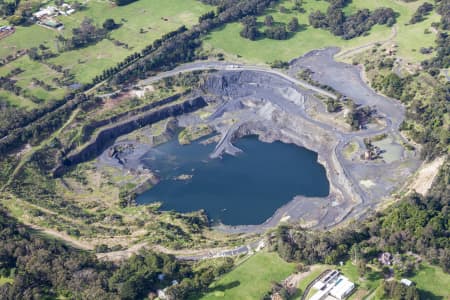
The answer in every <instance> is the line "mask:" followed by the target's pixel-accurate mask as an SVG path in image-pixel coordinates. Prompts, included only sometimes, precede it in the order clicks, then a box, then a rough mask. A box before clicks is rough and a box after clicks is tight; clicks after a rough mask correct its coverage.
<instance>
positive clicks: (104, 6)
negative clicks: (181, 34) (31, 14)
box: [0, 0, 211, 107]
mask: <svg viewBox="0 0 450 300" xmlns="http://www.w3.org/2000/svg"><path fill="white" fill-rule="evenodd" d="M210 10H211V7H209V6H207V5H203V4H201V3H200V2H199V1H196V0H167V1H164V2H161V1H157V0H148V1H137V2H134V3H131V4H129V5H126V6H120V7H118V6H115V5H113V4H112V3H111V2H109V1H100V0H91V1H88V2H86V3H85V7H84V8H83V9H81V10H80V11H77V12H76V13H75V14H73V15H70V16H58V17H57V18H58V20H60V21H61V22H62V23H63V24H64V30H62V31H58V30H52V29H48V28H44V27H42V26H38V25H31V26H26V27H25V26H17V27H16V32H15V33H14V34H13V35H11V36H9V37H7V38H5V39H2V40H0V58H5V57H7V56H8V55H11V54H13V53H15V52H17V51H18V50H23V49H30V48H32V47H39V46H40V45H43V46H45V47H46V48H48V49H50V50H51V51H52V52H54V53H57V45H56V37H57V36H58V35H60V34H61V35H63V36H64V37H66V38H70V37H71V36H72V29H74V28H76V27H78V26H79V25H80V24H81V22H82V21H83V19H84V18H86V17H87V18H92V19H93V20H94V23H96V25H97V26H99V27H101V26H102V24H103V22H104V21H105V20H106V19H108V18H112V19H114V20H115V22H116V23H120V24H121V25H120V27H119V28H117V29H115V30H114V31H112V32H110V33H109V36H108V38H106V39H104V40H102V41H100V42H98V43H96V44H93V45H90V46H88V47H84V48H80V49H76V50H72V51H67V52H63V53H60V54H58V55H57V56H56V57H53V58H50V59H48V60H47V62H48V63H50V64H53V65H56V66H60V67H61V69H62V70H69V72H70V73H71V74H72V75H73V76H74V78H73V81H74V82H75V83H88V82H90V81H91V80H92V78H93V77H95V76H96V75H99V74H101V72H102V71H103V70H104V69H107V68H110V67H113V66H114V65H115V64H116V63H118V62H120V61H121V60H123V59H124V58H125V57H127V56H128V55H130V54H132V53H134V52H136V51H140V50H141V49H143V48H144V47H145V46H147V45H149V44H151V43H152V42H153V41H154V40H155V39H157V38H159V37H161V36H162V35H164V34H166V33H168V32H170V31H173V30H175V29H177V28H178V27H180V26H182V25H186V26H187V27H189V26H192V25H193V24H195V23H197V21H198V17H199V16H200V15H202V14H204V13H205V12H207V11H210ZM17 67H20V68H21V69H22V70H24V72H23V73H21V74H19V76H17V78H14V79H15V80H17V85H18V86H20V87H21V88H24V89H27V92H26V96H34V97H37V98H39V99H61V98H62V97H63V96H64V95H65V94H66V93H67V90H66V89H59V88H58V89H54V90H52V91H46V90H44V89H42V88H40V87H33V88H32V87H31V86H30V80H31V79H32V78H34V77H35V78H38V79H40V80H43V81H44V82H45V83H47V84H50V85H51V80H52V79H53V78H55V77H58V76H59V74H55V73H56V72H55V71H53V70H51V69H50V68H48V67H47V66H46V65H44V64H42V63H40V62H36V61H32V60H30V59H28V57H21V58H20V59H18V60H16V61H12V62H10V63H8V64H7V65H4V66H2V67H0V74H1V75H2V76H4V75H6V74H8V73H9V72H10V71H11V70H12V69H15V68H17ZM3 93H4V94H9V92H7V91H3ZM5 98H6V99H7V100H8V101H9V103H10V104H12V105H18V106H23V107H33V105H32V104H30V103H28V101H20V100H19V99H15V98H16V97H14V96H13V95H7V97H5ZM30 102H31V101H30Z"/></svg>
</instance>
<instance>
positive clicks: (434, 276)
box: [409, 263, 450, 300]
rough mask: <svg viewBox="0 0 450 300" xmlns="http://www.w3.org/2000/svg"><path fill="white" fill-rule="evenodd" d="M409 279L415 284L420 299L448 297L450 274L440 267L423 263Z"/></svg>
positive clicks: (449, 296) (449, 295)
mask: <svg viewBox="0 0 450 300" xmlns="http://www.w3.org/2000/svg"><path fill="white" fill-rule="evenodd" d="M409 279H411V280H412V281H413V282H414V283H415V284H416V286H417V288H418V289H419V292H420V298H421V299H432V300H434V299H450V274H446V273H444V271H443V270H442V269H441V268H438V267H436V266H431V265H429V264H426V263H424V264H422V265H421V266H420V269H419V271H418V272H417V273H416V274H415V275H414V276H412V277H411V278H409Z"/></svg>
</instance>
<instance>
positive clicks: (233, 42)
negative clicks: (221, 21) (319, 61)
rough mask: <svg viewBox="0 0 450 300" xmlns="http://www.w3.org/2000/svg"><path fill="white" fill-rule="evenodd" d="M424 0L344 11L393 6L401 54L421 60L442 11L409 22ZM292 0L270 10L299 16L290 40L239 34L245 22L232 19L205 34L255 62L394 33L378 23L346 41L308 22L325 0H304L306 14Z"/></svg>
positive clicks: (378, 1) (386, 1) (364, 4)
mask: <svg viewBox="0 0 450 300" xmlns="http://www.w3.org/2000/svg"><path fill="white" fill-rule="evenodd" d="M423 2H425V1H423V0H420V1H416V2H413V3H405V2H402V1H398V0H375V1H365V0H354V1H352V3H351V4H350V5H349V6H348V7H346V9H345V12H346V13H347V14H350V13H353V12H355V11H357V10H358V9H362V8H369V9H371V10H373V9H375V8H378V7H382V6H385V7H391V8H392V9H394V10H395V11H396V12H397V13H398V14H399V17H398V19H397V25H396V26H397V28H398V35H397V37H396V39H395V40H396V42H397V43H398V45H399V53H400V55H401V56H403V57H404V58H406V59H409V60H412V61H420V60H422V59H424V58H426V57H427V56H426V55H423V54H421V53H420V52H419V50H420V48H421V47H429V46H432V45H434V40H435V34H424V30H425V29H427V28H429V27H430V25H431V23H432V22H434V21H438V20H439V15H437V14H436V13H435V12H433V13H432V14H431V15H430V16H429V17H427V19H426V20H425V21H423V22H420V23H417V24H414V25H407V24H406V23H407V22H408V21H409V20H410V18H411V16H412V15H413V14H414V12H415V11H416V9H417V7H418V6H419V5H420V4H422V3H423ZM292 3H293V2H292V1H288V0H285V1H282V2H281V4H280V5H282V6H285V7H287V8H288V12H287V13H280V11H279V6H280V5H279V6H277V7H276V8H274V9H269V10H268V11H267V14H271V15H272V16H273V17H274V19H275V22H283V23H285V24H287V23H288V22H289V21H290V20H291V19H292V17H297V18H298V19H299V23H300V24H301V29H300V30H299V31H298V32H297V33H295V34H294V35H293V36H292V37H291V38H290V39H288V40H284V41H276V40H270V39H259V40H257V41H250V40H247V39H244V38H242V37H241V36H240V34H239V33H240V31H241V29H242V25H241V24H239V23H232V24H229V25H227V26H225V27H223V28H221V29H218V30H216V31H214V32H213V33H212V34H210V35H209V36H208V37H207V38H206V42H207V44H208V46H209V47H211V48H214V49H216V50H218V51H223V52H226V53H229V54H232V55H235V56H240V57H242V58H243V59H245V60H247V61H249V62H252V63H270V62H273V61H274V60H277V59H281V60H291V59H293V58H296V57H299V56H301V55H303V54H305V53H307V52H309V51H311V50H314V49H318V48H323V47H330V46H338V47H341V48H342V49H343V50H347V49H351V48H355V47H358V46H362V45H365V44H368V43H373V42H377V41H383V40H385V39H386V38H387V37H389V36H390V35H391V33H392V29H391V28H389V27H387V26H378V25H377V26H374V27H373V28H372V30H371V31H370V34H369V35H368V36H362V37H357V38H354V39H351V40H348V41H346V40H343V39H341V38H340V37H336V36H334V35H332V34H331V33H330V32H328V31H326V30H323V29H315V28H313V27H311V26H309V25H308V24H309V21H308V16H309V14H310V13H311V12H313V11H316V10H321V11H326V9H327V7H328V3H327V2H326V1H324V0H304V1H303V3H304V4H303V8H304V9H305V10H306V13H303V14H300V13H298V12H297V11H293V10H291V8H292ZM263 20H264V16H262V17H260V18H259V19H258V21H259V22H261V23H262V22H263ZM262 28H263V27H262Z"/></svg>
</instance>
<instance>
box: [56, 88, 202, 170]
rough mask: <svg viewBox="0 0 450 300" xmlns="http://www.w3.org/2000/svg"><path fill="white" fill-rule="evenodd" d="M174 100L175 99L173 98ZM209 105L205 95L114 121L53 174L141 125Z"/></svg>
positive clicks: (96, 151)
mask: <svg viewBox="0 0 450 300" xmlns="http://www.w3.org/2000/svg"><path fill="white" fill-rule="evenodd" d="M172 101H173V99H172ZM169 102H171V101H168V102H167V103H169ZM206 105H207V102H206V100H205V99H204V98H203V97H196V98H193V99H189V100H186V101H183V102H180V103H177V104H172V105H168V106H164V107H161V108H158V109H151V108H152V107H150V110H149V111H146V112H143V113H141V114H138V115H135V116H132V117H130V118H128V119H126V120H124V121H120V122H117V123H113V124H111V125H109V126H107V127H104V128H103V129H101V130H100V131H99V132H98V134H97V135H96V136H95V137H93V138H91V140H90V141H89V142H88V143H87V144H86V145H85V146H84V147H83V148H82V149H80V150H78V151H76V152H74V153H70V154H69V155H67V156H66V157H65V158H64V159H63V160H62V162H61V163H60V164H59V165H58V166H57V167H56V168H55V169H54V171H53V176H54V177H60V176H61V175H63V174H64V173H65V172H66V171H67V169H68V168H69V167H71V166H74V165H77V164H79V163H83V162H86V161H89V160H91V159H94V158H95V157H97V156H98V155H100V154H101V153H102V152H103V151H105V150H106V149H107V148H108V147H109V146H111V145H112V144H113V143H114V140H115V139H116V138H118V137H120V136H122V135H125V134H128V133H130V132H132V131H134V130H136V129H139V128H141V127H144V126H147V125H151V124H154V123H157V122H159V121H161V120H164V119H167V118H169V117H177V116H180V115H182V114H185V113H190V112H193V111H196V110H198V109H200V108H203V107H205V106H206Z"/></svg>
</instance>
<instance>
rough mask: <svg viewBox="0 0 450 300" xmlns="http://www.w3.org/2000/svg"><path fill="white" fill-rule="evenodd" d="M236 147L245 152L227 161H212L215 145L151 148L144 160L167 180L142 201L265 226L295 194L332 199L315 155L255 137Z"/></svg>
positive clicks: (230, 222) (140, 200)
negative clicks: (264, 141) (200, 211)
mask: <svg viewBox="0 0 450 300" xmlns="http://www.w3.org/2000/svg"><path fill="white" fill-rule="evenodd" d="M235 145H236V146H237V147H239V148H240V149H242V150H243V151H244V153H241V154H239V155H238V156H236V157H234V156H229V155H225V156H224V157H223V158H222V159H210V158H209V154H210V153H211V152H212V151H213V149H214V145H206V146H205V145H202V144H200V143H193V144H191V145H186V146H181V145H179V144H178V142H177V141H176V140H173V141H170V142H168V143H166V144H163V145H161V146H158V147H156V148H154V149H152V150H151V151H149V152H148V153H147V154H146V155H145V156H144V158H143V161H144V163H145V164H146V165H147V166H148V167H149V168H151V169H152V170H156V171H157V173H158V174H159V176H160V177H161V179H162V180H161V182H160V183H159V184H158V185H156V186H154V187H153V188H152V189H150V190H148V191H147V192H145V193H143V194H141V195H140V196H139V197H138V199H137V202H138V203H140V204H143V203H151V202H158V201H161V202H162V203H163V205H162V208H161V209H162V210H175V211H178V212H191V211H195V210H199V209H205V210H206V212H207V214H208V216H209V217H210V218H211V219H212V221H213V222H219V221H220V222H222V223H224V224H227V225H250V224H260V223H263V222H264V221H265V220H267V219H268V218H269V217H271V216H272V215H273V214H274V212H275V211H276V210H277V208H279V207H281V206H283V205H284V204H286V203H287V202H289V201H290V200H292V199H293V197H294V196H295V195H303V196H307V197H325V196H327V195H328V193H329V183H328V180H327V177H326V173H325V169H324V167H323V166H322V165H320V164H319V163H318V162H317V154H316V153H315V152H312V151H309V150H307V149H305V148H300V147H297V146H295V145H290V144H284V143H281V142H275V143H271V144H269V143H263V142H261V141H259V140H258V139H257V137H254V136H252V137H245V138H242V139H240V140H238V141H237V142H236V143H235ZM180 175H188V176H182V177H184V178H183V179H180V178H179V176H180Z"/></svg>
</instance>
